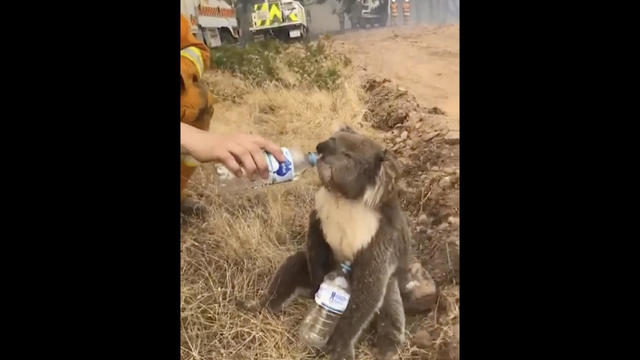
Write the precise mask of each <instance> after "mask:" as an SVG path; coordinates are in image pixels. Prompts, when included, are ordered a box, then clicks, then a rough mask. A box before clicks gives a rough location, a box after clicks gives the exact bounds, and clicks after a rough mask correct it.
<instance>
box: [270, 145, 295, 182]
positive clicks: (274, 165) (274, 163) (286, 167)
mask: <svg viewBox="0 0 640 360" xmlns="http://www.w3.org/2000/svg"><path fill="white" fill-rule="evenodd" d="M282 153H283V154H284V157H285V159H286V160H285V162H283V163H280V162H278V160H277V159H276V158H275V156H273V155H271V154H269V153H267V154H266V157H267V166H268V167H269V182H270V183H272V184H276V183H281V182H285V181H290V180H293V178H294V175H295V169H294V168H293V157H292V156H291V152H290V151H289V149H287V148H282Z"/></svg>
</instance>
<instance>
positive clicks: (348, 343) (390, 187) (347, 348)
mask: <svg viewBox="0 0 640 360" xmlns="http://www.w3.org/2000/svg"><path fill="white" fill-rule="evenodd" d="M318 152H319V153H320V154H321V155H322V156H321V160H320V161H319V162H318V173H319V176H320V180H321V181H322V184H323V186H324V188H325V189H327V190H328V191H329V192H330V193H331V194H333V195H335V196H338V197H341V198H343V199H347V201H362V203H363V204H364V203H365V201H364V197H365V194H367V191H369V192H370V193H371V192H372V193H371V194H373V195H374V196H369V197H368V200H367V201H366V206H368V207H369V208H372V209H374V210H375V212H376V213H377V214H378V215H379V216H377V218H378V219H379V220H378V221H379V223H378V230H377V232H375V234H374V235H373V238H371V239H370V241H368V242H367V243H366V244H365V245H366V246H364V247H363V248H361V249H360V250H358V251H357V252H356V253H355V254H354V255H353V264H352V269H353V271H352V276H351V298H350V300H349V305H348V306H347V309H346V310H345V312H344V314H343V315H342V318H341V319H340V321H339V322H338V324H337V326H336V329H335V331H334V333H333V335H332V337H331V338H330V339H329V342H328V344H327V347H326V349H324V350H325V352H327V353H328V354H329V356H330V359H332V360H343V359H353V358H354V346H355V344H356V343H357V341H358V339H359V337H360V335H361V334H362V331H363V329H365V328H366V327H367V325H368V324H369V322H370V321H371V320H372V319H373V317H374V315H375V314H376V313H377V312H378V311H379V313H380V316H379V318H378V323H377V329H378V358H379V359H385V360H388V359H391V358H392V357H393V356H394V355H395V354H396V353H397V348H398V347H399V346H401V344H402V342H403V341H404V323H405V317H404V311H403V300H402V296H401V291H400V290H401V289H400V288H399V285H398V273H403V272H407V271H408V262H409V251H410V245H409V244H410V235H409V228H408V225H407V221H406V219H405V217H404V215H403V214H402V211H401V209H400V206H399V202H398V199H397V195H396V186H395V185H396V178H397V175H398V172H399V171H398V165H397V162H396V160H395V159H394V158H393V157H392V155H391V154H390V153H389V152H387V151H386V150H385V149H383V148H382V147H381V146H379V145H378V144H376V143H375V142H373V141H372V140H370V139H368V138H366V137H364V136H362V135H359V134H357V133H355V132H354V131H353V129H350V128H344V129H341V130H340V131H338V132H337V133H336V134H334V136H332V137H331V138H330V139H329V140H327V141H325V142H322V143H320V144H318ZM354 226H355V225H354ZM323 230H326V229H324V228H323V223H322V221H321V219H320V218H319V215H318V211H316V210H314V211H312V213H311V215H310V221H309V229H308V233H307V246H306V249H305V251H301V252H298V253H296V254H294V255H292V256H290V257H289V258H288V259H287V260H286V261H285V263H283V265H282V266H281V267H280V269H279V270H278V272H277V274H276V276H275V277H274V279H273V280H272V282H271V284H270V286H269V290H268V291H267V294H266V296H265V298H264V299H263V300H262V301H261V305H262V306H267V307H268V308H269V309H270V310H272V311H280V310H281V309H282V306H283V304H284V303H285V302H286V301H287V300H290V299H291V298H292V294H293V295H295V294H294V293H295V292H298V291H300V289H304V291H302V292H304V293H305V295H309V296H310V295H313V294H314V293H315V292H316V291H317V289H318V287H319V285H320V283H321V282H322V280H323V277H324V275H325V274H327V273H328V272H329V271H330V270H331V269H332V268H333V267H334V266H336V262H337V261H336V259H335V256H336V255H335V254H336V250H335V249H332V248H331V247H330V246H329V243H328V242H327V240H326V239H325V233H326V232H325V231H323ZM303 264H306V267H305V266H303ZM296 289H298V291H296Z"/></svg>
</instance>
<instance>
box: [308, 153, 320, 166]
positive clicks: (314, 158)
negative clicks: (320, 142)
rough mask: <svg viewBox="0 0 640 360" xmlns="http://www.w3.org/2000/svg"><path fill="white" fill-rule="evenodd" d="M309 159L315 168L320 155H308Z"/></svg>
mask: <svg viewBox="0 0 640 360" xmlns="http://www.w3.org/2000/svg"><path fill="white" fill-rule="evenodd" d="M307 158H308V159H309V163H310V164H311V165H313V166H316V163H317V162H318V154H316V153H313V152H310V153H309V154H307Z"/></svg>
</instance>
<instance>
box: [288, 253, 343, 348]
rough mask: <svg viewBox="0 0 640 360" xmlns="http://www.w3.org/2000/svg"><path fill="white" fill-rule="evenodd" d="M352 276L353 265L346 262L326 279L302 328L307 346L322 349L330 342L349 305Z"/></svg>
mask: <svg viewBox="0 0 640 360" xmlns="http://www.w3.org/2000/svg"><path fill="white" fill-rule="evenodd" d="M350 274H351V263H350V262H348V261H345V262H343V263H342V264H340V269H338V270H334V271H332V272H330V273H329V274H327V275H326V276H325V277H324V281H323V282H322V284H321V285H320V288H319V289H318V292H316V296H315V302H316V303H315V304H314V305H313V307H312V308H311V310H310V311H309V313H308V314H307V316H306V317H305V319H304V320H303V322H302V325H301V326H300V330H299V335H300V339H302V341H303V342H304V343H305V344H307V345H309V346H313V347H317V348H322V347H324V345H326V343H327V341H329V338H330V337H331V334H332V333H333V330H334V329H335V327H336V325H337V324H338V320H339V319H340V316H341V315H342V313H344V311H345V310H346V308H347V304H349V297H350V296H351V288H350V286H349V280H350Z"/></svg>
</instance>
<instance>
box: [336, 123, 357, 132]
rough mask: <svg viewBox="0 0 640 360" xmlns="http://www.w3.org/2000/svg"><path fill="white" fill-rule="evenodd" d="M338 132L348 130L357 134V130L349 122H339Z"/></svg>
mask: <svg viewBox="0 0 640 360" xmlns="http://www.w3.org/2000/svg"><path fill="white" fill-rule="evenodd" d="M336 132H347V133H351V134H356V131H355V130H353V128H352V127H351V126H349V125H347V124H339V125H338V127H337V130H336Z"/></svg>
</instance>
